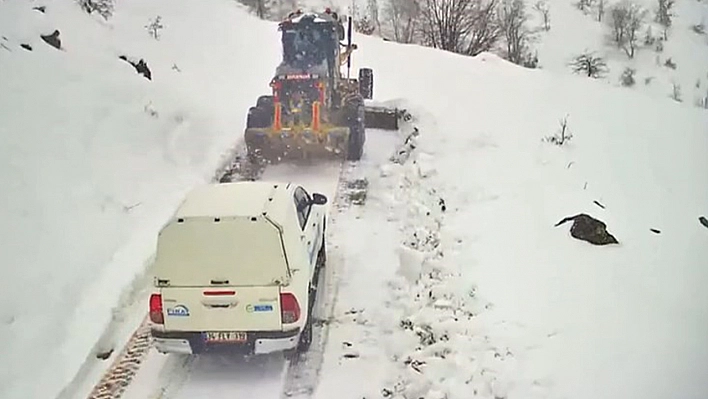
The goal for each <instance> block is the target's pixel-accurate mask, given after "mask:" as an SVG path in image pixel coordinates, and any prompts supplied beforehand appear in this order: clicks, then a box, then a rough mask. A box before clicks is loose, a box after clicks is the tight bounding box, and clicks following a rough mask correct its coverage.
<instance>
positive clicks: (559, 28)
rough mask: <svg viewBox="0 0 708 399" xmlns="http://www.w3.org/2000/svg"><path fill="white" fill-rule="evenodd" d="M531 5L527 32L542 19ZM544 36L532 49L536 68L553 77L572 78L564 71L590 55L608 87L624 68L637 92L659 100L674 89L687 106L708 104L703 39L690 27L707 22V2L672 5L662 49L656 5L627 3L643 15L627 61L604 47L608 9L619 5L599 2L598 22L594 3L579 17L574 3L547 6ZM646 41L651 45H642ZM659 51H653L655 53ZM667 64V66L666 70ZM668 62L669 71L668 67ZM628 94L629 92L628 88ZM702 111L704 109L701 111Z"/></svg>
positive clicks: (706, 41) (562, 0)
mask: <svg viewBox="0 0 708 399" xmlns="http://www.w3.org/2000/svg"><path fill="white" fill-rule="evenodd" d="M535 3H536V2H535V1H529V2H527V7H528V9H529V10H528V11H529V14H530V16H531V17H532V20H531V21H530V22H529V24H528V26H529V27H531V28H535V29H537V28H540V27H541V26H542V22H541V21H542V16H541V14H540V13H539V12H538V11H534V10H533V5H534V4H535ZM546 3H547V5H548V10H549V15H550V30H549V31H544V30H540V31H539V32H538V34H537V36H536V40H535V42H534V43H533V44H532V47H534V48H536V49H537V50H538V57H539V65H540V67H542V68H544V69H548V70H551V71H554V72H562V73H572V69H571V67H570V66H569V65H568V64H569V63H570V62H571V61H572V60H573V59H574V57H576V56H578V55H580V54H581V53H583V52H586V51H589V52H594V53H595V55H596V56H601V57H602V58H604V59H605V60H606V61H607V67H608V73H607V74H606V76H604V77H603V81H606V82H608V83H610V84H612V85H617V86H618V85H621V75H622V73H623V72H624V70H625V69H626V68H632V69H634V70H635V74H634V80H635V82H636V83H635V85H634V86H633V87H632V88H631V89H632V90H636V91H639V92H644V93H649V94H652V95H656V96H659V97H673V96H674V85H676V86H677V87H678V91H679V95H678V98H680V100H681V101H682V102H684V103H686V104H688V105H689V106H695V105H696V102H698V101H705V100H704V99H705V98H708V34H698V33H697V32H696V31H694V26H696V25H699V24H701V23H703V24H705V23H706V21H708V2H706V1H677V2H675V5H674V7H673V10H672V13H673V17H672V26H671V27H670V28H669V30H668V34H667V38H668V39H667V40H666V41H665V42H663V44H662V45H659V44H658V41H659V40H658V39H659V38H660V37H661V36H662V30H663V28H662V26H661V25H660V24H658V23H657V22H656V21H655V19H654V18H655V15H656V10H657V7H658V4H659V2H658V1H657V0H633V3H636V4H637V5H639V6H641V7H642V8H643V9H644V10H646V12H647V14H646V18H645V20H644V23H643V24H642V27H641V28H640V30H639V31H638V36H639V37H638V49H637V52H636V55H635V57H634V58H633V59H629V58H628V57H627V55H626V54H625V53H624V51H623V50H621V49H618V48H617V47H616V46H614V45H613V44H612V43H610V41H609V34H610V31H611V30H610V28H609V26H608V22H609V21H610V20H611V19H610V15H609V14H610V12H609V9H610V7H611V6H612V5H614V4H616V3H620V2H619V1H605V2H604V3H605V7H604V10H605V13H604V16H603V18H602V21H598V15H599V10H600V9H599V8H598V5H599V4H600V2H599V1H592V2H589V3H593V5H592V7H590V8H588V9H587V11H585V12H583V11H581V10H580V9H579V8H578V7H577V5H576V4H577V3H578V2H577V1H569V0H547V1H546ZM647 37H650V38H652V40H650V41H647V40H646V39H647ZM657 49H659V50H657ZM667 61H668V63H669V64H668V65H667ZM672 62H673V64H675V68H672V67H671V66H670V64H671V63H672ZM628 89H629V88H628ZM704 107H705V106H704Z"/></svg>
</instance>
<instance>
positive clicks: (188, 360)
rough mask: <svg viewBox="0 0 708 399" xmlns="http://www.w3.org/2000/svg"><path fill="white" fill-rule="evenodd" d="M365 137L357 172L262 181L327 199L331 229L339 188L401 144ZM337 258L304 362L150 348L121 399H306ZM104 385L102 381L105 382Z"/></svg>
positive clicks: (330, 167) (332, 254) (300, 169)
mask: <svg viewBox="0 0 708 399" xmlns="http://www.w3.org/2000/svg"><path fill="white" fill-rule="evenodd" d="M367 133H368V134H367V153H366V154H365V155H364V157H363V158H362V160H361V161H360V162H359V163H358V164H357V165H356V166H354V165H350V164H349V163H344V164H342V163H341V162H340V161H337V160H326V161H318V162H314V161H313V162H305V163H298V164H279V165H272V166H269V167H268V168H266V170H265V171H264V172H263V174H262V175H261V180H271V181H289V182H294V183H298V184H302V185H303V186H304V187H306V188H307V189H309V190H310V191H311V192H319V193H322V194H324V195H326V196H327V197H328V198H329V202H328V204H327V207H328V211H329V212H330V221H329V222H328V224H334V223H336V219H337V217H336V216H337V213H339V212H341V211H342V208H346V207H347V206H348V205H347V204H346V202H347V201H346V200H343V199H344V198H343V195H345V194H342V187H344V186H346V184H347V182H348V181H350V180H351V179H352V178H353V176H352V175H354V174H358V173H360V171H361V170H363V169H371V168H377V167H378V165H380V164H381V163H382V162H385V161H386V159H387V158H388V157H389V156H390V155H391V154H392V152H393V151H394V149H395V147H396V145H398V144H399V143H400V138H399V133H396V132H394V133H392V132H386V131H378V130H371V131H367ZM330 234H331V232H330ZM338 239H346V237H344V238H342V237H338ZM340 252H341V250H340V249H338V247H337V246H329V247H328V261H327V267H326V268H325V273H322V274H321V275H320V283H319V284H318V285H319V286H320V287H321V288H320V290H319V292H318V298H317V303H316V306H315V309H314V317H315V320H316V328H315V329H314V331H313V343H312V346H311V348H310V351H309V352H308V353H307V355H306V356H303V357H300V358H298V359H297V360H295V361H293V362H294V363H293V364H291V361H290V360H287V359H285V358H284V356H283V355H282V354H273V355H268V356H263V357H254V358H246V359H244V358H238V357H232V356H227V355H217V354H208V355H199V356H191V357H190V356H184V355H164V354H160V353H158V352H157V351H156V350H155V349H154V348H150V349H149V351H148V353H147V354H146V355H145V357H144V359H143V360H142V362H140V365H139V366H136V367H139V368H138V369H137V370H136V371H135V374H134V376H132V377H130V378H129V385H128V386H127V388H126V389H125V391H124V392H123V393H122V394H121V395H120V397H121V398H125V399H138V398H140V399H143V398H160V399H167V398H170V399H182V398H194V397H210V396H215V395H222V396H223V395H224V394H225V393H228V394H229V395H233V394H238V395H239V396H243V397H257V398H264V399H268V398H280V397H283V396H285V397H291V398H292V397H295V398H301V397H310V396H311V395H312V393H313V392H314V390H315V388H316V386H317V382H318V381H317V380H318V376H319V373H320V368H321V366H322V361H323V358H324V352H325V346H326V336H327V323H326V320H328V319H330V318H331V317H332V311H333V308H334V303H335V300H336V291H337V284H338V282H337V271H338V270H341V268H342V267H343V265H344V262H345V259H344V255H343V254H342V253H340ZM318 321H325V322H318ZM124 351H125V350H124ZM103 380H104V381H105V380H106V377H105V376H104V378H103ZM117 396H118V395H113V396H105V397H106V398H108V397H110V398H114V397H117ZM101 397H103V396H101Z"/></svg>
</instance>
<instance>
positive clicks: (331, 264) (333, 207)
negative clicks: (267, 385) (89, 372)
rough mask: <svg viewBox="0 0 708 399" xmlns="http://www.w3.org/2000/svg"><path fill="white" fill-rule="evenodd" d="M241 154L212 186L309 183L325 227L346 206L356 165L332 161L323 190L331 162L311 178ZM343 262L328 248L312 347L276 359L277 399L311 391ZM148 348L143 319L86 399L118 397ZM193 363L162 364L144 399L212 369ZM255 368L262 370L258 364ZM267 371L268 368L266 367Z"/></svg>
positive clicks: (173, 392)
mask: <svg viewBox="0 0 708 399" xmlns="http://www.w3.org/2000/svg"><path fill="white" fill-rule="evenodd" d="M367 133H368V131H367ZM372 133H373V134H374V140H375V137H376V135H377V134H387V133H388V132H380V131H377V130H372ZM370 137H371V136H370ZM374 140H372V141H374ZM369 145H371V144H369ZM245 154H246V149H245V145H243V144H240V145H239V146H237V147H235V148H234V150H233V151H231V152H230V153H229V155H228V158H227V161H226V162H224V163H223V164H222V166H221V167H220V168H218V169H217V172H216V174H215V176H214V179H213V181H214V182H222V183H223V182H231V181H243V180H260V179H261V178H264V176H265V178H267V179H271V180H273V179H286V180H296V181H299V182H302V183H304V184H305V185H308V186H310V185H312V184H311V183H315V184H314V187H312V188H311V190H314V191H322V192H325V193H327V192H330V191H331V192H332V194H331V195H330V199H331V203H330V209H329V213H330V218H329V220H328V225H330V226H331V225H332V224H334V223H336V217H335V216H336V213H338V212H343V211H344V210H345V209H346V208H347V207H348V206H349V205H348V204H347V203H346V200H345V198H344V195H345V194H344V190H343V188H344V187H345V186H346V185H347V183H348V179H349V177H350V176H351V173H352V171H353V170H356V167H357V164H356V163H350V162H337V166H338V168H336V171H337V173H336V174H332V176H330V178H329V179H326V180H328V184H327V185H329V184H332V185H333V186H334V188H333V189H329V187H327V188H325V187H324V184H322V180H323V179H322V177H321V176H320V175H319V174H321V173H322V171H323V169H325V170H327V169H329V171H330V173H332V172H333V171H334V168H333V167H332V165H333V164H334V163H332V164H330V166H329V167H324V168H323V166H322V165H323V164H322V163H320V162H316V163H314V164H312V165H309V167H311V168H312V169H313V170H314V174H308V173H305V174H303V168H302V165H297V166H295V167H294V168H293V167H292V166H291V165H287V164H281V165H272V166H269V167H268V168H267V169H266V168H263V167H254V166H252V165H250V163H248V162H246V161H245V160H246V159H247V157H246V155H245ZM305 169H307V168H305ZM308 180H310V182H308ZM344 261H345V260H344V259H343V257H342V256H341V254H339V253H338V251H336V250H334V249H332V248H328V260H327V264H326V266H325V269H324V270H323V271H324V273H322V274H321V275H320V280H321V282H320V284H321V285H320V286H321V287H323V288H324V291H323V292H318V296H317V302H316V304H315V311H314V314H315V317H316V319H315V322H316V327H317V328H315V331H313V342H312V346H311V349H310V351H308V353H307V354H305V355H303V356H298V357H296V358H294V359H293V360H292V361H291V360H287V359H282V360H281V361H282V362H283V363H282V364H283V369H284V372H283V373H282V379H281V381H280V383H279V386H280V388H279V394H281V395H282V396H283V397H286V398H293V397H296V398H309V397H311V395H312V393H313V392H314V390H315V388H316V387H317V382H318V378H319V374H320V369H321V366H322V363H323V360H324V349H325V346H326V343H327V332H328V324H329V321H330V319H331V317H332V315H333V311H334V306H335V303H336V298H337V286H338V282H337V270H338V269H339V268H341V267H342V265H343V263H344ZM151 348H152V342H151V337H150V332H149V326H148V322H147V317H146V318H145V319H144V321H143V323H142V324H141V325H140V326H139V327H138V329H137V330H136V332H135V333H134V334H133V336H132V337H131V338H130V339H129V340H128V342H127V343H126V345H125V346H124V348H123V350H122V352H121V354H120V355H119V356H118V357H117V358H116V360H115V361H114V364H113V365H112V366H111V368H109V369H108V371H107V372H106V373H104V375H103V377H102V378H101V380H100V381H99V382H98V384H97V385H96V386H95V388H94V389H93V391H92V393H91V395H90V396H89V398H88V399H119V398H121V397H122V396H123V394H124V393H125V391H126V390H127V389H128V387H129V386H130V384H131V382H132V381H133V380H134V378H135V377H136V375H137V373H138V372H140V367H141V365H142V363H143V361H144V360H145V359H146V357H148V354H149V352H150V349H151ZM275 357H277V356H275ZM198 359H199V356H191V357H189V358H187V359H185V361H184V362H169V361H168V362H165V363H167V364H165V365H164V367H167V368H169V369H170V370H171V371H170V372H166V371H165V370H161V374H168V377H166V381H164V382H165V383H164V384H163V385H161V386H159V387H157V388H156V390H155V391H154V392H153V393H152V394H151V395H150V397H151V398H159V399H167V398H177V397H178V395H179V394H180V393H181V392H183V390H184V386H185V385H187V384H188V382H189V380H190V378H191V377H193V376H194V375H193V373H194V372H195V370H197V371H198V370H200V369H210V368H211V366H212V364H210V363H209V362H205V361H200V360H198ZM175 363H177V364H175ZM254 365H255V364H249V365H248V367H252V366H254ZM260 365H261V366H263V364H260ZM221 366H222V367H223V366H224V364H221ZM267 366H268V367H270V366H272V364H270V365H267ZM232 367H234V365H228V368H232ZM256 368H258V367H256ZM216 371H218V370H216ZM231 371H232V372H233V371H237V372H238V373H239V374H240V373H241V372H242V371H243V370H235V369H232V370H231ZM270 371H273V370H270ZM276 371H277V370H276ZM197 377H198V379H199V377H203V376H201V375H199V374H197ZM234 388H236V387H234ZM259 397H260V396H259ZM274 397H275V396H274Z"/></svg>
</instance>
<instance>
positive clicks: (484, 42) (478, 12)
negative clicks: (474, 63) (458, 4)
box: [463, 0, 502, 56]
mask: <svg viewBox="0 0 708 399" xmlns="http://www.w3.org/2000/svg"><path fill="white" fill-rule="evenodd" d="M497 1H498V0H486V2H485V1H484V0H477V1H475V2H474V3H473V8H472V18H471V19H470V26H469V30H468V34H467V38H466V39H465V41H466V46H465V49H464V51H463V53H464V54H467V55H471V56H475V55H477V54H479V53H482V52H484V51H489V50H491V49H492V48H493V47H494V46H495V45H496V44H497V42H498V41H499V39H500V38H501V34H502V30H501V25H499V23H498V21H497V5H498V3H497Z"/></svg>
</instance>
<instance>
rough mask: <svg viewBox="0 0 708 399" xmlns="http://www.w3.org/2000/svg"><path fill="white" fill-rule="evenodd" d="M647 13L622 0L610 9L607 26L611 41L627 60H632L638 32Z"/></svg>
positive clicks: (626, 0) (635, 5)
mask: <svg viewBox="0 0 708 399" xmlns="http://www.w3.org/2000/svg"><path fill="white" fill-rule="evenodd" d="M646 14H647V11H646V10H645V9H643V8H642V7H641V6H639V5H638V4H636V3H633V2H632V1H631V0H622V1H621V2H620V3H617V4H614V5H613V6H612V7H611V8H610V20H609V26H610V28H611V31H612V41H613V42H614V43H615V45H616V46H617V48H621V49H623V50H624V52H625V53H626V54H627V56H628V57H629V58H634V53H635V52H636V49H637V41H638V40H639V30H640V29H641V28H642V26H643V25H644V21H645V18H646Z"/></svg>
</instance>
